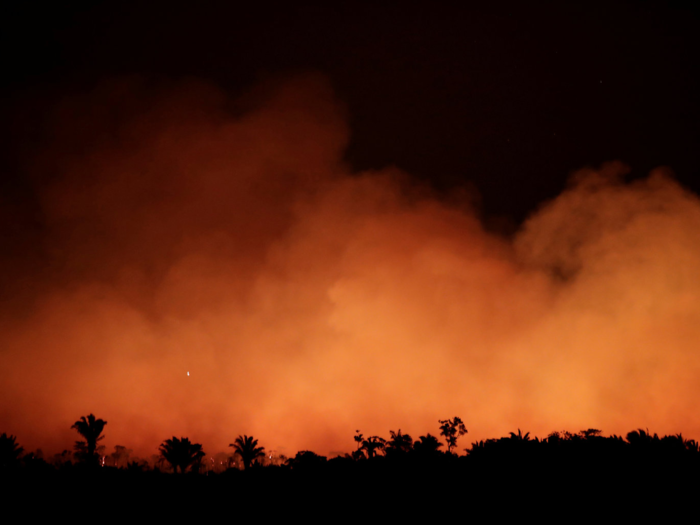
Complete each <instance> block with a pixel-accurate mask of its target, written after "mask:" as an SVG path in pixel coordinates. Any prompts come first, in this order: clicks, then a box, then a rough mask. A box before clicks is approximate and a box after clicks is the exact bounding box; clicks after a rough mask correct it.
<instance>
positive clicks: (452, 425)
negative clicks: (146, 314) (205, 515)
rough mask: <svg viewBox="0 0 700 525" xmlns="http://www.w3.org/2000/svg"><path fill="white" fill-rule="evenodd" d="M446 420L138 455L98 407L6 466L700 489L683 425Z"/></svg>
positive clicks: (137, 474) (239, 479)
mask: <svg viewBox="0 0 700 525" xmlns="http://www.w3.org/2000/svg"><path fill="white" fill-rule="evenodd" d="M438 423H439V427H438V428H439V436H440V437H437V436H434V435H432V434H429V433H428V434H426V435H422V436H419V437H418V438H416V439H414V438H413V437H412V436H410V435H409V434H406V433H403V432H402V431H401V430H400V429H399V430H396V431H393V430H392V431H389V437H388V438H383V437H381V436H376V435H372V436H365V435H364V434H363V433H362V432H361V431H360V430H357V431H356V433H355V435H354V436H353V438H354V442H355V450H353V451H352V452H350V453H347V454H343V455H337V456H336V457H332V458H328V457H326V456H322V455H319V454H316V453H315V452H313V451H310V450H302V451H299V452H297V453H296V454H295V455H294V456H293V457H285V456H281V455H276V454H274V453H271V452H266V451H265V449H264V448H263V447H262V446H260V445H259V443H258V440H257V439H255V438H254V437H252V436H248V435H239V436H238V437H237V438H236V439H235V441H234V442H233V443H231V444H230V445H229V446H230V447H231V449H232V451H231V452H229V453H226V452H220V453H218V454H215V455H211V456H207V455H206V454H205V452H204V450H203V447H202V445H201V444H199V443H193V442H191V441H190V440H189V439H188V438H186V437H181V438H177V437H175V436H173V437H172V438H168V439H165V440H164V441H163V442H162V444H161V445H160V447H159V454H157V455H154V456H153V457H151V458H148V459H139V458H135V457H132V456H131V453H132V451H131V450H129V449H128V448H126V447H124V446H121V445H117V446H116V447H115V449H114V452H113V453H111V454H107V453H106V452H105V450H104V447H102V446H100V445H99V442H100V441H101V440H102V439H103V437H104V436H103V431H104V429H105V426H106V425H107V422H106V421H104V420H101V419H97V418H95V416H94V415H92V414H90V415H88V416H87V417H81V418H80V419H79V420H78V421H76V422H75V423H74V424H73V426H72V427H71V428H73V429H75V430H76V431H77V432H78V434H79V435H80V437H81V438H82V439H81V440H79V441H76V443H75V445H74V450H73V452H72V453H71V452H70V451H67V450H66V451H63V452H62V453H60V454H56V455H54V456H52V457H50V458H44V457H42V454H41V452H40V451H37V452H28V453H25V451H24V449H23V447H22V446H21V445H20V444H19V443H18V442H17V439H16V437H15V436H14V435H8V434H6V433H3V434H2V435H1V436H0V471H1V474H2V478H3V479H4V480H11V481H12V482H13V484H14V486H15V488H16V490H18V491H21V490H27V491H32V492H36V491H37V490H38V491H39V492H41V493H60V494H63V497H70V495H71V494H75V493H81V494H84V493H90V492H91V491H93V492H95V491H106V492H110V493H112V494H117V493H122V494H126V493H128V494H141V493H143V494H150V495H152V496H153V495H157V497H158V498H161V499H162V500H163V501H175V500H179V499H183V498H184V499H187V498H191V497H194V496H197V497H200V496H201V497H218V496H221V497H230V496H227V495H230V494H231V493H232V492H231V491H233V493H236V494H237V495H238V497H239V498H242V499H243V500H246V499H250V501H253V500H255V498H262V496H261V494H268V495H275V497H283V499H285V498H286V501H288V502H289V503H290V504H291V502H294V501H297V498H304V497H307V496H308V495H309V494H313V495H316V496H315V497H323V498H325V499H324V501H327V502H328V501H330V502H335V503H336V504H338V505H341V504H342V505H347V504H350V503H352V505H354V506H355V507H357V508H366V507H367V506H371V505H375V504H376V501H378V500H381V501H383V503H382V504H383V505H389V503H388V501H394V502H403V503H402V504H406V505H409V504H410V505H415V504H418V503H417V502H423V503H425V502H429V501H443V500H452V499H457V500H460V501H466V500H469V501H470V502H471V503H470V504H471V505H475V506H479V507H483V506H485V505H491V504H496V503H494V502H496V501H500V500H502V499H503V498H506V499H509V500H513V501H515V500H518V501H521V502H524V503H523V504H525V502H530V504H532V503H533V502H537V501H540V502H544V501H548V500H550V499H552V498H554V499H556V500H557V501H558V502H559V504H561V503H562V502H567V501H568V502H570V503H571V504H574V502H580V501H581V499H582V498H583V499H585V500H586V501H588V503H587V505H589V507H590V506H591V505H593V506H594V507H595V506H596V505H598V504H601V505H602V503H600V502H602V501H608V502H610V501H622V500H624V498H625V494H634V495H635V496H634V497H635V498H647V497H648V498H651V499H650V501H661V500H664V501H665V500H666V499H667V498H671V497H672V498H679V497H681V496H682V495H683V494H685V493H688V497H691V493H692V494H696V493H697V490H698V488H699V486H700V483H699V482H698V478H699V477H700V445H699V444H698V442H697V441H695V440H693V439H686V438H684V437H683V436H682V435H681V434H675V435H665V436H658V435H657V434H655V433H654V434H652V433H651V432H649V431H648V430H646V429H636V430H632V431H630V432H628V433H627V434H626V435H625V436H624V437H623V436H617V435H612V436H603V435H602V432H601V431H600V430H598V429H586V430H582V431H579V432H575V433H574V432H569V431H561V432H552V433H551V434H549V435H548V436H546V437H544V438H539V437H531V436H530V434H529V433H527V432H525V433H523V432H522V431H521V430H520V429H518V431H517V432H511V433H510V434H509V435H507V436H503V437H500V438H494V439H487V440H484V441H478V442H474V443H471V445H470V446H468V447H466V448H460V447H459V443H458V442H459V441H460V439H463V437H464V436H465V435H466V434H467V428H466V426H465V424H464V423H463V422H462V420H461V419H460V418H459V417H454V418H451V419H446V420H440V421H439V422H438ZM348 441H350V439H348ZM144 498H145V496H144ZM251 498H252V499H251ZM465 498H466V500H465ZM606 498H607V500H606ZM611 498H612V499H611ZM660 498H661V499H660ZM144 501H145V499H144ZM258 501H259V502H261V501H262V500H260V499H259V500H258ZM373 501H374V502H375V503H371V502H373ZM693 501H694V497H693ZM577 504H578V503H577ZM446 512H448V513H450V512H452V511H446Z"/></svg>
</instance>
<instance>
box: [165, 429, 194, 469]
mask: <svg viewBox="0 0 700 525" xmlns="http://www.w3.org/2000/svg"><path fill="white" fill-rule="evenodd" d="M158 448H159V449H160V455H161V457H162V458H163V459H165V461H167V462H168V463H170V465H171V466H172V467H173V472H175V473H177V467H180V473H184V472H185V470H187V468H188V467H190V466H191V465H195V464H196V463H199V461H200V460H201V459H202V458H203V457H204V451H203V450H202V445H200V444H199V443H191V442H190V440H189V439H188V438H182V439H178V438H176V437H175V436H173V438H172V439H166V440H165V441H163V443H161V445H160V447H158Z"/></svg>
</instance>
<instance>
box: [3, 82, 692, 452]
mask: <svg viewBox="0 0 700 525" xmlns="http://www.w3.org/2000/svg"><path fill="white" fill-rule="evenodd" d="M251 100H252V101H251ZM236 104H237V105H235V108H234V109H235V110H232V109H231V108H232V103H231V102H230V101H227V100H226V99H225V97H224V96H223V95H222V94H221V93H220V92H219V91H217V90H216V89H214V88H212V87H210V86H205V85H199V84H196V85H194V84H193V85H184V86H181V87H178V88H172V89H169V90H165V91H162V92H161V91H158V92H157V93H154V92H150V91H149V90H148V89H146V88H144V87H142V86H140V85H138V84H134V83H129V82H126V83H110V84H107V85H105V86H103V87H102V88H101V89H99V90H97V91H96V92H95V93H93V94H91V95H90V96H88V97H83V98H76V99H74V100H69V101H66V102H65V103H64V104H63V105H62V106H60V107H59V108H57V110H56V113H55V115H54V119H53V121H52V126H53V128H52V129H53V130H54V131H55V134H54V138H53V141H52V143H51V144H49V146H47V147H46V148H45V149H44V150H42V151H41V152H39V153H38V154H37V156H36V158H35V160H34V163H33V165H32V166H31V167H30V169H32V170H34V171H35V172H36V173H38V174H40V173H45V172H47V171H49V170H50V172H51V173H53V174H55V175H54V176H53V178H51V179H50V180H48V181H46V180H44V182H45V183H44V184H42V185H41V188H42V189H41V192H40V199H41V200H40V202H41V210H42V217H43V219H42V220H43V221H44V222H43V227H44V235H43V236H42V254H43V255H42V256H43V257H44V258H45V260H46V261H48V263H47V264H44V265H41V264H26V265H24V266H26V268H24V269H22V270H17V272H16V273H14V274H13V275H11V276H10V277H8V278H11V279H13V280H15V281H18V282H22V283H27V286H26V287H24V289H25V291H24V292H23V293H22V294H18V296H17V297H16V298H13V300H12V301H9V302H8V304H11V305H12V308H10V307H8V309H7V311H5V312H3V313H2V321H3V330H2V332H1V333H0V341H1V342H0V348H1V350H0V364H1V366H2V370H3V371H4V373H3V378H2V381H0V398H1V399H2V410H1V411H0V430H3V431H8V432H11V433H12V434H16V435H17V436H18V439H19V440H20V441H21V442H22V443H23V445H24V446H25V449H27V450H29V449H32V448H36V447H44V448H46V449H56V450H60V449H64V448H70V446H71V444H72V442H73V441H74V439H75V437H74V435H73V434H74V432H73V431H72V430H71V429H70V425H71V423H72V422H73V421H75V419H76V418H77V417H78V416H80V415H82V414H86V413H90V412H92V413H94V414H96V415H97V416H98V417H101V418H104V419H105V420H108V421H109V422H110V425H109V427H108V428H107V429H106V431H105V434H106V436H107V439H106V441H105V444H106V445H107V448H108V449H111V447H113V446H114V445H115V444H124V445H128V446H129V447H131V448H133V449H135V450H136V452H137V453H140V454H144V455H145V454H148V453H149V452H151V453H152V452H153V451H154V450H155V449H156V447H157V445H158V444H159V443H160V442H162V440H163V439H165V438H166V437H168V436H172V435H177V436H189V438H190V439H192V440H193V441H196V442H199V443H203V444H204V446H205V448H206V449H207V451H216V450H225V449H226V443H230V442H231V441H232V440H233V438H234V437H235V436H236V435H238V434H242V433H246V434H252V435H254V436H256V437H257V438H258V439H260V442H261V444H262V445H264V446H265V447H266V448H267V449H271V448H274V449H276V450H279V451H280V452H281V453H284V454H287V455H289V454H293V453H294V452H296V451H297V450H304V449H310V450H314V451H316V452H318V453H324V454H325V453H333V452H335V451H349V450H351V449H352V448H353V440H352V436H353V433H354V432H355V429H358V428H359V429H362V430H363V431H364V432H365V433H366V434H379V435H386V434H388V431H389V430H390V429H396V428H401V429H403V430H404V431H405V432H407V433H410V434H413V435H416V436H417V435H419V434H424V433H426V432H432V433H434V434H435V433H437V422H438V420H439V419H444V418H446V417H452V416H454V415H459V416H460V417H462V419H463V420H464V421H465V423H466V425H467V427H468V428H469V438H470V441H474V440H478V439H485V438H488V437H495V436H500V435H504V434H506V433H507V432H508V431H511V430H513V429H515V428H522V429H527V430H528V431H530V432H531V433H532V434H533V435H534V434H537V435H546V434H548V433H549V432H551V431H553V430H562V429H570V430H574V431H577V430H579V429H582V428H600V429H603V430H604V432H606V433H625V432H627V431H629V430H630V429H632V428H637V427H640V426H642V427H648V428H650V429H652V430H653V431H655V432H659V433H668V434H672V433H677V432H680V431H682V432H683V433H684V434H686V435H689V436H696V435H698V434H700V420H699V419H698V417H699V416H698V415H697V410H696V407H695V399H696V398H697V396H698V393H699V390H700V382H699V381H698V377H700V356H699V354H698V341H700V337H699V336H700V302H699V300H700V299H699V298H700V280H699V279H698V275H700V202H699V201H698V198H697V196H695V195H693V194H691V193H689V192H688V191H686V190H684V189H683V188H681V187H680V186H679V185H678V184H677V183H675V182H674V181H673V179H672V178H671V177H670V176H669V175H667V174H666V173H665V171H663V170H658V171H656V172H654V173H652V174H650V176H649V177H648V178H647V179H644V180H640V181H636V182H633V183H624V182H623V179H622V176H623V175H624V172H625V167H624V166H623V165H621V164H619V163H611V164H608V165H605V166H603V167H602V168H600V169H597V170H592V169H591V170H582V171H580V172H578V173H577V174H576V175H575V176H574V177H572V181H571V184H570V186H569V188H568V189H567V190H566V191H565V192H564V193H562V194H561V195H560V196H559V197H558V198H556V199H555V200H553V201H552V202H549V203H546V204H544V205H543V206H542V207H541V208H540V209H539V210H538V211H537V212H536V213H534V214H533V215H532V216H531V217H530V218H529V220H528V221H526V222H525V223H524V224H523V225H522V226H521V228H520V229H519V231H518V232H517V233H516V234H515V235H514V236H513V237H511V238H506V237H502V236H499V235H495V234H493V233H489V232H487V231H486V230H485V229H484V228H483V227H482V225H481V222H480V220H479V219H478V218H477V215H476V213H475V212H474V211H473V210H471V209H469V208H468V207H467V206H457V205H454V204H448V203H446V202H443V201H441V200H440V199H438V198H437V197H435V196H434V195H433V194H431V192H430V191H429V190H427V189H425V188H423V187H420V186H418V185H417V184H416V183H414V182H413V181H412V179H411V178H410V174H405V173H401V172H399V171H398V170H396V169H392V168H387V169H383V170H378V171H372V172H363V173H352V172H351V171H350V169H349V168H348V167H347V166H346V165H344V163H343V162H342V155H343V151H344V148H345V146H346V144H347V141H348V128H347V125H346V121H345V118H344V112H343V109H342V106H340V105H339V104H338V102H337V101H336V100H335V98H334V95H333V92H332V91H331V89H330V88H329V87H328V85H327V83H326V82H325V80H324V79H323V78H319V77H315V76H309V77H303V78H297V79H293V80H290V81H289V82H288V83H286V84H284V85H281V86H277V87H276V88H275V89H272V90H267V91H265V92H264V94H263V95H260V96H257V97H251V99H250V100H248V99H246V100H245V101H244V102H238V103H236ZM37 177H39V178H40V177H41V176H40V175H37ZM17 304H22V305H29V306H28V307H26V308H23V309H21V312H20V313H17V312H18V307H16V305H17ZM192 363H194V364H196V373H193V374H192V375H190V371H191V370H192V368H191V365H192ZM183 370H185V371H187V375H186V377H183V375H182V371H183ZM464 446H466V443H465V444H464Z"/></svg>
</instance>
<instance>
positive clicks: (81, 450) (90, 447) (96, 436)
mask: <svg viewBox="0 0 700 525" xmlns="http://www.w3.org/2000/svg"><path fill="white" fill-rule="evenodd" d="M106 424H107V422H106V421H105V420H103V419H95V416H94V415H93V414H90V415H88V417H87V418H86V417H85V416H82V417H81V418H80V419H79V420H78V421H76V422H75V423H74V424H73V426H71V428H74V429H76V430H77V431H78V434H80V435H81V436H83V437H84V438H85V441H76V442H75V450H76V457H78V458H79V459H82V460H84V461H86V462H87V463H91V464H94V465H97V460H98V458H97V454H96V453H95V451H96V450H97V442H98V441H102V440H103V439H104V436H101V435H100V434H102V431H103V430H104V428H105V425H106Z"/></svg>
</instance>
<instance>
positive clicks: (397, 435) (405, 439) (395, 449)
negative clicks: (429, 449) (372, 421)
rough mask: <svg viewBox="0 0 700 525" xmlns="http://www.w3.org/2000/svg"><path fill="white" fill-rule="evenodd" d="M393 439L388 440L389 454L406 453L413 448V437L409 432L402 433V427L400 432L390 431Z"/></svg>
mask: <svg viewBox="0 0 700 525" xmlns="http://www.w3.org/2000/svg"><path fill="white" fill-rule="evenodd" d="M389 434H391V439H390V440H389V441H387V442H386V453H387V455H389V454H402V453H403V454H405V453H407V452H410V451H411V449H413V438H412V437H411V436H410V435H408V434H402V433H401V429H399V430H398V432H394V431H393V430H390V431H389Z"/></svg>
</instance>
